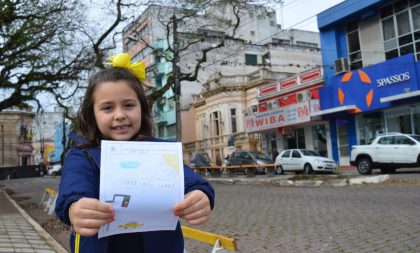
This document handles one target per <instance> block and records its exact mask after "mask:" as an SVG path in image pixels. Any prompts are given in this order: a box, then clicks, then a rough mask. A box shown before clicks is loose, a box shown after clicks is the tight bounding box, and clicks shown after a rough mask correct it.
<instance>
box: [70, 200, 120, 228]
mask: <svg viewBox="0 0 420 253" xmlns="http://www.w3.org/2000/svg"><path fill="white" fill-rule="evenodd" d="M69 218H70V222H71V223H72V225H73V228H74V231H75V232H76V233H79V234H80V235H81V236H93V235H95V234H96V233H98V230H99V228H100V227H101V226H102V225H105V224H108V223H110V222H112V221H114V210H113V209H112V206H111V205H109V204H105V203H102V202H100V201H99V200H97V199H93V198H81V199H79V200H78V201H76V202H74V203H73V204H71V206H70V208H69Z"/></svg>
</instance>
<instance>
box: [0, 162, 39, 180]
mask: <svg viewBox="0 0 420 253" xmlns="http://www.w3.org/2000/svg"><path fill="white" fill-rule="evenodd" d="M40 167H41V166H38V165H28V166H15V167H2V168H0V180H8V179H15V178H27V177H40V176H43V175H44V174H46V172H45V171H44V170H42V169H40Z"/></svg>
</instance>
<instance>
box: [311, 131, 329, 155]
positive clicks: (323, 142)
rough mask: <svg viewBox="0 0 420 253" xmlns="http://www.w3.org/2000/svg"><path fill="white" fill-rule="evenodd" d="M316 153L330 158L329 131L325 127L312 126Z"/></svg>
mask: <svg viewBox="0 0 420 253" xmlns="http://www.w3.org/2000/svg"><path fill="white" fill-rule="evenodd" d="M312 136H313V141H314V151H315V152H317V153H318V154H320V155H321V156H324V157H328V149H327V131H326V129H325V125H317V126H312Z"/></svg>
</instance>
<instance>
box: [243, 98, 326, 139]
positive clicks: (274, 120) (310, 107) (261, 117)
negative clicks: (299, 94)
mask: <svg viewBox="0 0 420 253" xmlns="http://www.w3.org/2000/svg"><path fill="white" fill-rule="evenodd" d="M315 111H319V100H311V101H304V102H301V103H297V104H293V105H289V106H283V107H280V108H278V109H275V110H271V111H267V112H261V113H255V114H252V115H248V116H246V117H245V131H246V132H247V133H252V132H259V131H263V130H267V129H273V128H279V127H283V126H289V125H295V124H300V123H305V122H309V121H311V112H315Z"/></svg>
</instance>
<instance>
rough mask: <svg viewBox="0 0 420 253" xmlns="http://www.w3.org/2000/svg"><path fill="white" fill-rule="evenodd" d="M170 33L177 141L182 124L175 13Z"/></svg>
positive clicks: (179, 137)
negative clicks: (171, 36) (171, 34)
mask: <svg viewBox="0 0 420 253" xmlns="http://www.w3.org/2000/svg"><path fill="white" fill-rule="evenodd" d="M171 19H172V25H173V27H172V29H173V31H172V33H173V40H174V41H173V47H172V48H173V54H174V57H173V59H172V72H173V73H172V74H173V78H174V95H175V114H176V115H175V116H176V117H175V119H176V139H177V141H179V142H182V124H181V101H180V99H181V83H180V80H179V72H180V71H179V66H178V63H179V52H178V31H177V28H178V24H177V19H176V15H175V14H174V15H172V18H171Z"/></svg>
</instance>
